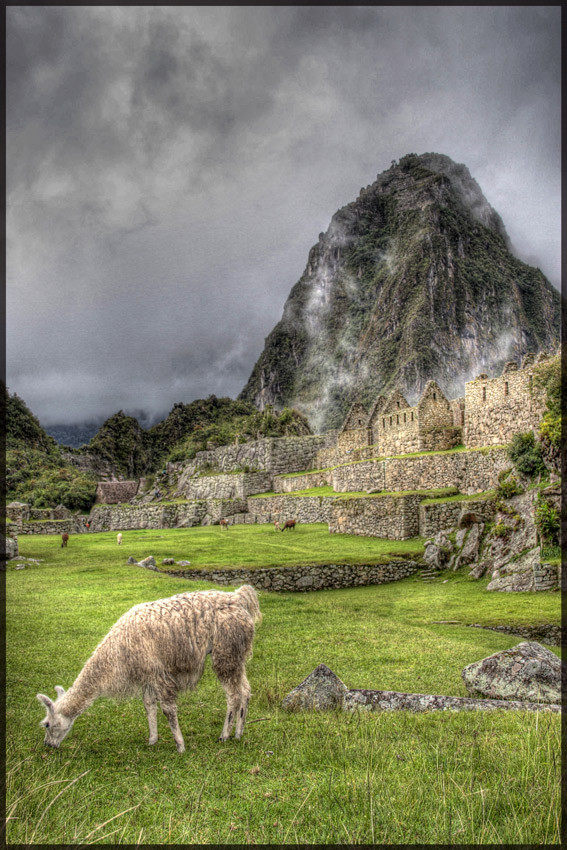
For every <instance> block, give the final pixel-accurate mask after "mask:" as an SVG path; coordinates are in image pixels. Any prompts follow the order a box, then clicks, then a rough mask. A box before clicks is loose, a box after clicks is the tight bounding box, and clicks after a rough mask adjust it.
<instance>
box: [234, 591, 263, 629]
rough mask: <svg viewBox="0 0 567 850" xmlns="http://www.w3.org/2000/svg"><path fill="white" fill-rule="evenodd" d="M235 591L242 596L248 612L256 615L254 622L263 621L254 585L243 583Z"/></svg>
mask: <svg viewBox="0 0 567 850" xmlns="http://www.w3.org/2000/svg"><path fill="white" fill-rule="evenodd" d="M235 592H236V593H238V595H239V596H240V597H241V598H242V603H243V605H244V607H245V608H246V610H247V611H248V613H249V614H251V615H252V617H254V622H256V623H258V625H260V623H261V622H262V613H261V611H260V604H259V602H258V596H257V594H256V591H255V590H254V588H253V587H252V585H250V584H243V585H241V586H240V587H239V588H238V589H237V590H236V591H235Z"/></svg>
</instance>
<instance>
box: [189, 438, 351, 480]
mask: <svg viewBox="0 0 567 850" xmlns="http://www.w3.org/2000/svg"><path fill="white" fill-rule="evenodd" d="M335 439H336V432H330V433H329V434H321V435H315V436H313V435H311V436H307V437H266V438H265V439H262V440H252V441H250V442H249V443H242V444H239V445H230V446H219V448H217V449H212V450H211V451H206V452H197V454H196V456H195V459H194V460H193V461H190V462H189V463H187V464H183V470H184V472H186V473H187V474H189V475H191V474H193V473H195V472H200V471H203V470H207V469H211V470H215V471H217V470H218V471H220V472H234V471H238V470H243V469H244V468H246V467H248V468H249V469H250V470H256V471H264V472H269V473H271V474H272V475H279V474H282V473H285V472H301V471H302V470H304V469H311V468H312V467H313V462H314V460H315V458H316V456H317V452H318V451H319V450H320V449H323V448H325V447H327V448H328V447H329V446H330V445H333V444H334V441H335Z"/></svg>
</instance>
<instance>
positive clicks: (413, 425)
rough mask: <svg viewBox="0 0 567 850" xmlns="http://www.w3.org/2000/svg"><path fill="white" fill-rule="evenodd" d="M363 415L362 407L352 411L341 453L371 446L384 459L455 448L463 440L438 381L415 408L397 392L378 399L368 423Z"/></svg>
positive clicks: (342, 435)
mask: <svg viewBox="0 0 567 850" xmlns="http://www.w3.org/2000/svg"><path fill="white" fill-rule="evenodd" d="M363 412H364V408H363V406H362V405H361V404H358V403H355V404H353V406H352V407H351V409H350V411H349V414H348V416H347V418H346V419H345V422H344V424H343V427H342V430H341V432H340V434H339V438H338V442H337V447H338V448H339V450H343V451H344V450H345V449H347V447H348V448H350V449H354V448H358V447H360V446H363V445H367V446H368V445H372V446H374V447H375V448H376V452H375V453H376V454H379V455H382V456H386V455H395V454H409V453H411V452H420V451H435V450H436V449H448V448H452V447H453V446H454V445H456V443H458V442H460V439H461V431H460V429H459V428H455V427H454V415H453V409H452V407H451V404H450V402H449V401H448V400H447V399H446V398H445V395H444V394H443V392H442V390H441V388H440V387H439V384H437V383H436V382H435V381H428V383H427V385H426V387H425V390H424V391H423V395H422V396H421V399H420V400H419V402H418V404H417V405H416V406H415V407H410V405H409V404H408V402H407V399H405V398H404V396H403V395H402V394H401V392H399V390H394V392H393V393H392V394H391V395H390V396H389V397H388V398H387V399H385V398H384V396H379V397H378V398H377V399H376V401H375V402H374V405H373V406H372V408H371V410H370V413H369V414H367V415H366V420H363ZM363 422H364V424H363Z"/></svg>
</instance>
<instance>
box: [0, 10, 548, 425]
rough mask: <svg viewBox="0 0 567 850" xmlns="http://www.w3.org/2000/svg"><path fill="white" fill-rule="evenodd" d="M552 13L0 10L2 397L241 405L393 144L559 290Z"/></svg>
mask: <svg viewBox="0 0 567 850" xmlns="http://www.w3.org/2000/svg"><path fill="white" fill-rule="evenodd" d="M560 68H561V66H560V9H559V8H558V7H552V6H548V7H545V6H537V7H536V6H534V7H520V6H500V7H497V6H493V7H490V6H488V7H487V6H479V7H463V6H455V7H443V6H441V7H434V6H429V7H408V6H406V7H395V6H393V7H387V6H384V7H371V6H361V7H337V6H334V7H325V6H318V7H301V6H297V7H293V6H290V7H279V8H278V7H262V8H257V7H191V6H185V7H175V6H170V7H147V6H146V7H144V6H140V7H129V6H124V7H96V6H88V7H56V6H47V7H32V6H29V7H26V6H11V7H8V9H7V158H8V169H7V173H8V182H7V191H8V207H7V211H8V226H7V233H8V241H7V280H8V289H7V307H8V328H7V358H8V360H7V364H8V365H7V383H8V386H9V388H10V391H11V392H17V393H18V395H20V396H21V397H22V398H23V399H24V400H25V401H26V403H27V404H28V405H29V406H30V407H31V409H32V410H33V412H34V413H35V414H36V415H37V416H38V417H39V419H40V421H41V422H42V424H44V425H49V424H54V423H63V422H65V423H69V422H78V421H81V420H85V419H90V418H99V417H107V416H109V415H110V414H112V413H114V412H116V411H117V410H119V409H123V410H124V411H125V412H136V411H139V410H145V411H147V412H148V413H150V414H151V415H153V416H156V417H159V418H163V416H164V415H166V414H167V412H168V411H169V410H170V409H171V407H172V406H173V404H174V403H175V402H178V401H181V402H190V401H192V400H193V399H195V398H204V397H207V396H208V395H210V394H211V393H215V394H216V395H217V396H222V395H229V396H232V397H236V395H237V394H238V393H239V392H240V390H241V389H242V387H243V386H244V384H245V383H246V381H247V379H248V377H249V374H250V372H251V370H252V367H253V365H254V363H255V361H256V359H257V358H258V356H259V355H260V352H261V350H262V348H263V344H264V337H265V336H267V334H268V333H269V332H270V331H271V329H272V328H273V326H274V325H275V323H276V322H277V321H279V319H280V318H281V314H282V309H283V305H284V302H285V300H286V298H287V296H288V294H289V291H290V289H291V287H292V286H293V285H294V283H295V282H296V281H297V280H298V278H299V277H300V275H301V274H302V272H303V270H304V268H305V265H306V262H307V254H308V251H309V248H310V247H311V246H312V245H313V244H314V243H315V242H316V241H317V238H318V234H319V233H320V232H321V231H324V230H326V229H327V227H328V225H329V222H330V219H331V216H332V215H333V213H334V212H335V211H336V210H337V209H338V208H339V207H341V206H344V205H345V204H346V203H349V202H350V201H352V200H354V199H355V198H356V196H357V195H358V192H359V190H360V188H361V187H362V186H366V185H368V184H369V183H372V182H373V181H374V180H375V179H376V175H377V174H378V173H379V172H381V171H384V170H385V169H386V168H388V167H389V165H390V161H391V160H392V159H399V158H400V157H402V156H403V155H404V154H406V153H409V152H414V153H424V152H426V151H436V152H439V153H445V154H447V155H449V156H450V157H452V158H453V159H454V160H455V161H457V162H462V163H465V164H466V165H467V166H468V168H469V169H470V171H471V174H472V176H473V177H474V178H475V179H476V180H477V181H478V183H479V184H480V186H481V188H482V190H483V191H484V194H485V195H486V197H487V199H488V201H489V202H490V203H491V204H492V206H493V207H494V208H495V209H496V210H497V211H498V212H499V213H500V215H501V216H502V218H503V220H504V224H505V226H506V228H507V231H508V234H509V236H510V238H511V240H512V243H513V244H514V245H515V246H516V250H517V253H518V255H519V256H520V257H521V258H522V259H526V260H527V261H528V262H532V263H534V264H536V265H539V266H540V268H541V269H542V270H543V271H544V272H545V274H547V276H548V277H549V279H550V280H551V281H552V283H554V284H555V285H556V286H559V280H560V178H561V159H560Z"/></svg>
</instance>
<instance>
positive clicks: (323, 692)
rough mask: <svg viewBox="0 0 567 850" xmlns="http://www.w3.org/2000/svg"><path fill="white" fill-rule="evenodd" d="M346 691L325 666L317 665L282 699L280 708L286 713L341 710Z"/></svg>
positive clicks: (336, 677)
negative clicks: (285, 710)
mask: <svg viewBox="0 0 567 850" xmlns="http://www.w3.org/2000/svg"><path fill="white" fill-rule="evenodd" d="M347 690H348V689H347V686H346V685H345V684H344V682H341V680H340V679H339V677H338V676H336V675H335V674H334V673H333V671H332V670H331V669H330V668H329V667H327V665H326V664H319V666H318V667H316V668H315V670H313V672H312V673H310V674H309V676H307V678H306V679H304V680H303V682H301V684H300V685H298V686H297V687H296V688H294V689H293V691H290V693H289V694H288V695H287V696H286V697H285V698H284V700H283V702H282V708H286V709H287V710H288V711H301V710H303V709H318V710H320V711H321V710H325V709H334V708H342V707H343V701H344V697H345V694H346V692H347Z"/></svg>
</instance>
